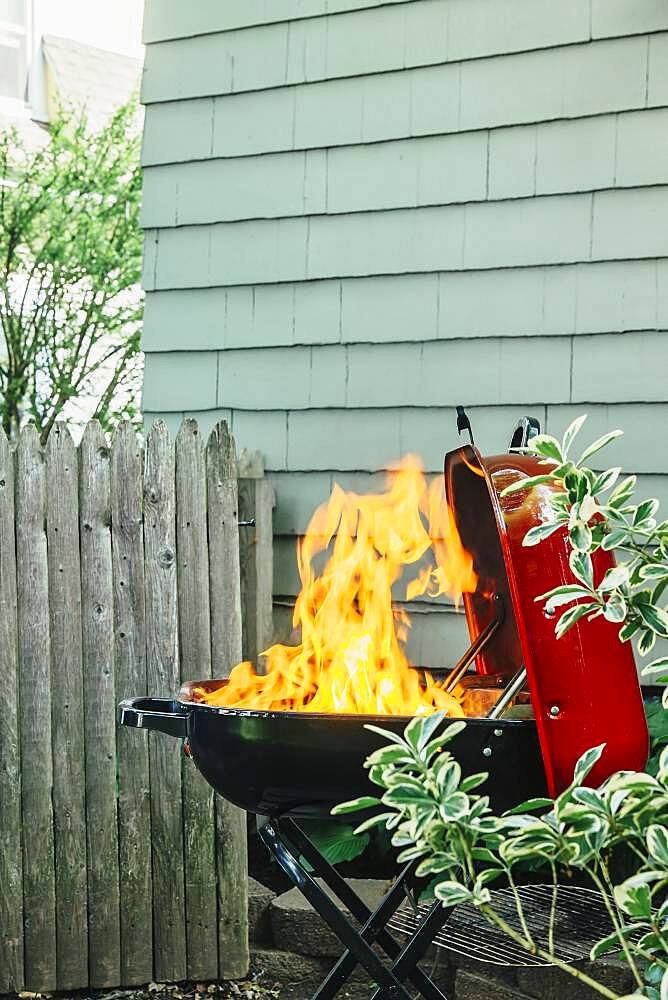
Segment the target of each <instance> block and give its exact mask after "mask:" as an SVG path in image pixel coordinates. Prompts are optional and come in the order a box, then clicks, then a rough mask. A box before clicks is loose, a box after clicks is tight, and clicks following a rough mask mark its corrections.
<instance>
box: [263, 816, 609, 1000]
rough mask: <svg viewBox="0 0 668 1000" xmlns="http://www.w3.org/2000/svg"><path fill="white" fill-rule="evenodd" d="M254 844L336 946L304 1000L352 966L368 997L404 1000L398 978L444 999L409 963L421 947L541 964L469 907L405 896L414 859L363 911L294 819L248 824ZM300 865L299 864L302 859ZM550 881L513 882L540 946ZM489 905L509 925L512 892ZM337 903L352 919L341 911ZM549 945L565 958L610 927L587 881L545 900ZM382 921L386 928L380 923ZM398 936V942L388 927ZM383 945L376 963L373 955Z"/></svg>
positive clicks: (573, 957)
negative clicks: (363, 975)
mask: <svg viewBox="0 0 668 1000" xmlns="http://www.w3.org/2000/svg"><path fill="white" fill-rule="evenodd" d="M258 832H259V835H260V837H261V839H262V841H263V842H264V844H265V845H266V846H267V847H268V848H269V850H270V852H271V853H272V855H273V856H274V858H275V859H276V861H277V862H278V864H279V865H280V867H281V868H282V869H283V871H284V872H285V874H286V875H287V876H288V878H289V879H290V881H291V882H292V883H293V885H295V886H296V887H297V888H298V889H299V890H300V891H301V893H302V894H303V896H304V897H305V898H306V899H307V900H308V902H309V903H310V904H311V906H312V907H313V909H314V910H315V911H316V912H317V913H318V914H319V915H320V917H322V919H323V920H324V921H325V923H326V924H328V926H329V927H330V928H331V930H332V932H333V933H334V934H335V935H336V937H337V938H338V939H339V941H340V942H341V944H342V945H343V947H344V949H345V950H344V952H343V954H342V956H341V958H339V959H338V961H337V962H336V964H335V965H334V966H333V967H332V969H331V970H330V972H329V973H328V975H327V976H326V978H325V980H324V981H323V983H322V985H321V986H320V987H319V988H318V989H317V990H316V992H315V993H314V995H313V998H312V1000H332V998H333V997H335V996H336V994H337V993H338V992H339V990H340V989H341V988H342V987H343V986H344V985H345V983H346V981H347V980H348V978H349V977H350V975H351V973H352V972H353V971H354V969H355V968H356V967H357V966H358V965H361V966H362V967H363V968H364V969H366V971H367V973H368V974H369V976H370V977H371V979H372V980H373V982H374V983H375V989H374V990H373V991H372V993H371V994H370V998H371V1000H379V998H380V997H382V998H384V1000H412V997H411V993H410V992H409V991H408V989H407V987H406V983H407V981H410V983H411V984H412V985H413V987H415V989H416V990H417V992H418V994H420V995H421V996H422V997H423V998H424V1000H447V998H446V997H445V996H444V994H443V993H442V992H441V990H440V989H439V988H438V986H437V985H436V984H435V983H434V982H433V980H432V979H430V978H429V976H427V975H426V973H425V972H423V971H422V970H421V969H419V968H418V962H419V961H420V960H421V959H422V958H423V956H424V953H425V952H426V950H427V948H428V947H429V945H431V944H433V945H435V946H436V947H438V948H443V949H445V950H446V951H448V952H450V953H451V954H453V955H455V956H458V957H459V958H468V959H473V960H474V961H478V962H484V963H488V964H492V965H500V966H506V967H508V966H515V967H518V966H545V965H548V964H549V963H548V962H546V961H545V960H544V959H542V958H540V957H538V956H537V955H535V954H532V953H531V952H529V951H526V950H525V949H523V948H521V947H520V946H518V945H516V944H514V943H513V942H512V941H511V940H510V939H509V938H508V937H506V936H505V935H504V934H502V933H501V932H500V931H498V930H497V929H496V928H494V927H491V926H490V925H489V924H488V923H487V921H486V920H485V918H484V917H483V916H482V915H481V914H480V913H479V912H478V911H477V910H476V909H475V908H474V907H472V906H469V905H465V906H458V907H456V908H454V907H450V908H445V907H443V906H442V905H441V903H440V902H435V903H431V904H430V903H421V904H419V905H418V906H416V905H414V904H413V903H412V900H413V890H414V889H415V887H416V885H417V881H418V880H417V879H416V877H415V870H416V867H417V862H412V863H411V864H409V865H407V866H406V867H405V868H404V869H403V871H402V872H401V873H400V875H399V877H398V878H397V880H396V882H395V883H394V885H393V886H392V888H391V889H390V891H389V892H388V893H387V895H386V896H385V897H384V898H383V899H382V901H381V902H380V904H379V905H378V907H377V908H376V909H375V910H374V911H373V912H372V911H371V910H370V909H369V907H368V906H367V905H366V903H364V901H363V900H362V899H361V898H360V897H359V896H358V895H357V893H356V892H355V891H354V890H353V889H352V888H351V887H350V885H349V884H348V883H347V882H346V881H345V879H344V878H342V876H341V875H339V873H338V872H337V871H336V870H335V869H334V868H333V867H332V866H331V865H330V864H329V863H328V862H327V861H326V860H325V858H323V856H322V854H321V853H320V852H319V851H318V849H317V848H316V847H315V845H314V844H313V843H312V842H311V841H310V840H309V838H308V837H307V836H306V834H305V833H304V831H303V830H302V829H301V828H300V827H299V825H298V824H297V822H296V821H295V820H294V819H293V818H291V817H287V816H283V817H281V818H280V819H276V818H273V819H264V820H263V821H262V823H261V824H260V825H259V828H258ZM307 866H308V867H307ZM317 877H319V878H320V879H322V881H323V882H324V883H325V885H327V886H328V888H329V889H330V890H331V892H332V893H333V894H334V895H335V896H336V897H337V898H338V900H339V901H340V904H341V906H338V905H337V903H336V902H335V901H334V900H333V899H332V898H331V896H330V895H329V894H328V893H327V892H326V891H325V890H324V889H323V888H322V887H321V885H320V884H319V883H318V881H317ZM552 892H553V887H552V886H541V885H526V886H520V887H519V888H518V890H517V893H518V895H519V897H520V898H521V901H522V908H523V911H524V913H525V917H526V923H527V925H528V928H529V930H530V933H531V935H532V938H533V939H534V941H535V942H536V944H539V945H540V946H541V947H543V948H546V947H547V944H548V914H549V911H550V907H551V905H552ZM492 896H493V905H494V908H495V910H496V911H497V912H499V913H500V914H501V915H502V916H503V917H504V919H505V920H506V922H507V923H509V924H511V925H513V926H515V927H517V929H518V930H520V927H519V920H518V917H517V910H516V900H515V895H514V893H513V892H512V891H511V890H510V889H507V888H505V889H497V890H495V891H493V893H492ZM409 901H410V902H411V905H410V906H409V905H407V903H408V902H409ZM343 907H345V908H346V909H347V910H348V912H349V913H350V914H352V916H353V917H354V919H355V920H356V921H358V923H359V924H360V925H361V926H360V927H359V929H358V928H357V927H356V926H355V925H354V924H353V923H351V921H350V920H349V919H348V917H347V916H346V915H345V913H344V910H343ZM555 919H556V929H557V940H558V941H559V944H558V946H557V947H556V949H555V952H554V954H555V955H556V956H557V957H558V958H560V959H561V960H563V961H566V962H569V963H573V962H579V961H583V960H586V959H587V958H588V957H589V952H590V949H591V948H592V946H593V945H594V944H595V943H596V942H597V941H599V940H601V939H602V938H604V937H607V935H608V934H610V933H611V931H612V923H611V921H610V917H609V915H608V912H607V909H606V906H605V901H604V900H603V898H602V897H601V896H600V894H599V893H598V892H596V891H594V890H592V889H587V888H583V887H580V886H572V885H560V886H559V887H558V894H557V902H556V906H555ZM388 928H389V929H388ZM389 930H393V931H395V932H398V933H400V934H401V935H402V936H403V937H405V938H406V943H405V944H404V945H403V946H402V945H400V944H399V943H398V941H397V940H396V939H395V938H394V937H393V936H392V935H391V934H390V933H389ZM380 950H382V951H383V952H384V953H385V956H386V961H384V960H383V959H382V958H381V957H379V951H380Z"/></svg>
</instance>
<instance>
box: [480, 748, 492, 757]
mask: <svg viewBox="0 0 668 1000" xmlns="http://www.w3.org/2000/svg"><path fill="white" fill-rule="evenodd" d="M482 755H483V757H491V756H492V748H491V747H483V748H482Z"/></svg>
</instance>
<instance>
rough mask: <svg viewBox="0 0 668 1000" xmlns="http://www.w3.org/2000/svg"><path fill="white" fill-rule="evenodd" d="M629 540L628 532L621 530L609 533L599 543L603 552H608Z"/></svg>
mask: <svg viewBox="0 0 668 1000" xmlns="http://www.w3.org/2000/svg"><path fill="white" fill-rule="evenodd" d="M629 538H630V535H629V533H628V531H622V530H621V529H617V530H616V531H610V532H609V533H608V534H607V535H606V536H605V538H604V539H603V541H602V542H601V548H602V549H604V551H605V552H610V551H611V549H617V548H619V546H620V545H625V544H626V543H627V542H628V540H629Z"/></svg>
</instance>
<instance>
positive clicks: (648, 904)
mask: <svg viewBox="0 0 668 1000" xmlns="http://www.w3.org/2000/svg"><path fill="white" fill-rule="evenodd" d="M444 718H445V717H444V713H436V714H434V715H430V716H426V717H424V716H422V717H417V718H415V719H413V720H412V721H411V722H410V723H409V724H408V726H407V727H406V730H405V732H404V735H403V736H399V735H397V734H396V733H394V732H390V731H386V730H383V729H377V728H376V727H374V726H367V728H368V729H370V730H372V731H374V732H376V733H378V734H379V735H381V736H382V737H383V738H384V739H385V740H386V742H387V745H386V746H383V747H381V748H380V749H379V750H376V751H375V753H373V754H372V755H371V756H370V757H369V758H368V760H367V761H366V767H367V768H368V769H369V777H370V780H371V781H372V782H373V783H374V784H375V785H377V786H379V787H380V788H382V789H383V790H384V791H383V794H382V796H380V797H375V796H365V797H363V798H359V799H355V800H353V801H351V802H347V803H344V804H342V805H340V806H337V807H336V808H335V809H334V810H333V811H334V813H336V814H348V813H355V812H358V811H360V810H369V809H373V810H374V813H373V815H372V816H371V817H370V818H368V819H366V820H365V821H364V822H363V823H361V824H360V825H359V826H358V827H357V832H358V833H366V832H367V831H368V830H370V829H371V828H373V827H375V826H384V827H386V828H387V830H389V831H391V834H392V843H393V845H394V847H396V848H398V849H399V855H398V860H399V861H400V862H403V863H405V862H408V861H415V862H417V863H418V865H417V875H418V876H421V877H423V878H424V879H430V880H432V889H433V893H434V895H435V896H436V898H437V899H440V900H441V901H442V902H443V905H444V906H456V905H458V904H460V903H469V904H471V905H473V906H475V907H476V908H477V909H478V910H479V912H480V913H481V914H482V915H483V916H484V917H485V919H486V920H487V921H488V922H489V923H491V924H493V925H494V926H496V927H497V928H499V929H500V930H501V931H503V933H504V934H506V935H507V936H508V937H510V938H512V939H513V940H514V941H515V943H516V944H518V945H520V947H522V948H524V950H525V951H527V952H528V953H530V954H532V955H536V956H538V957H540V958H542V959H543V960H544V961H546V962H549V963H550V964H552V965H555V966H558V967H559V968H560V969H562V970H563V971H564V972H567V973H568V974H569V975H571V976H573V977H574V978H575V979H577V980H579V981H580V982H582V983H584V984H586V985H587V986H589V987H591V988H592V989H593V990H595V991H596V992H598V993H599V994H600V995H601V996H603V997H607V998H608V1000H618V994H616V993H614V992H613V991H612V990H611V989H610V988H609V987H608V986H606V985H605V984H604V983H601V982H599V981H598V980H596V979H595V978H593V977H592V976H589V975H588V974H587V973H585V972H584V971H583V970H582V969H580V968H578V967H576V966H574V965H573V964H571V963H569V962H565V961H564V960H563V959H562V958H561V957H560V956H559V954H557V952H556V950H555V944H554V942H555V921H556V914H557V909H556V905H555V903H554V901H555V900H556V897H557V893H558V886H557V871H558V869H563V868H567V869H569V870H571V871H572V870H578V871H581V872H583V873H584V874H585V875H587V876H588V877H589V878H590V879H591V880H592V882H593V883H594V884H595V885H596V886H597V888H598V889H599V890H600V892H601V896H602V899H603V900H604V903H605V905H606V907H607V910H608V914H609V917H610V921H611V925H612V928H613V930H612V932H611V933H610V934H609V935H608V936H607V937H605V938H604V939H602V940H601V941H598V942H597V943H596V944H595V945H594V947H593V948H592V951H591V958H592V959H596V958H599V957H600V956H602V955H604V954H605V953H606V952H609V951H613V950H620V949H621V950H622V951H623V953H624V956H625V958H626V961H627V963H628V965H629V968H630V969H631V972H632V974H633V976H634V979H635V982H636V987H637V992H636V993H635V994H634V996H637V997H648V998H651V1000H664V997H665V995H666V991H667V990H668V900H666V898H665V895H666V894H665V890H666V887H667V886H668V833H667V832H666V827H665V822H666V817H667V816H668V749H666V750H664V751H663V753H662V755H661V758H660V761H659V768H658V773H657V775H656V777H652V776H650V775H648V774H635V773H631V772H620V773H617V774H613V775H612V776H611V777H610V778H608V779H607V781H606V782H604V784H603V785H602V786H601V787H600V788H598V789H594V788H588V787H585V785H584V782H585V781H586V779H587V776H588V775H589V773H590V771H591V770H592V768H593V767H594V765H595V764H596V762H597V761H598V760H599V758H600V756H601V754H602V752H603V749H604V747H603V746H598V747H594V748H592V749H591V750H587V751H586V752H585V753H584V754H583V755H582V757H580V759H579V760H578V762H577V764H576V766H575V771H574V776H573V781H572V783H571V785H570V786H569V787H568V788H567V789H566V790H565V791H564V792H562V793H561V795H559V796H558V797H557V798H556V799H555V800H554V801H553V800H551V799H545V798H538V799H532V800H529V801H528V802H524V803H523V804H522V805H521V806H518V807H517V808H516V809H513V810H511V811H510V812H509V813H506V814H505V815H504V816H500V817H499V816H494V815H493V814H492V811H491V809H490V806H489V797H488V796H487V795H483V794H479V793H478V791H476V789H478V788H479V787H480V786H481V785H482V784H483V783H484V782H485V780H486V778H487V774H485V773H480V774H473V775H469V776H466V777H464V776H463V775H462V771H461V767H460V765H459V763H458V762H457V760H456V758H455V756H453V754H452V753H451V752H450V751H449V750H448V749H447V745H448V744H449V743H450V742H451V741H452V740H453V739H454V737H455V736H456V735H457V734H458V733H459V732H460V731H461V730H462V729H464V728H465V726H466V723H465V722H461V721H458V722H454V723H451V724H450V725H448V726H447V728H446V729H445V730H443V731H442V732H441V731H440V730H441V729H442V725H443V723H444ZM620 844H623V845H625V846H626V848H627V849H629V850H631V851H632V852H633V853H634V855H635V856H636V857H637V858H638V860H639V866H638V870H637V871H636V872H635V873H634V875H632V876H631V877H630V878H628V879H626V880H625V881H624V882H622V883H621V884H620V885H617V886H614V887H613V886H612V883H611V878H610V873H609V869H608V858H609V855H610V852H611V851H612V849H613V848H615V847H617V846H618V845H620ZM520 865H522V866H523V867H524V868H526V867H527V866H528V867H530V868H534V869H535V868H543V867H548V868H549V870H550V871H551V873H552V880H553V882H552V885H553V905H552V906H551V908H550V912H549V919H548V931H547V935H546V938H547V940H543V939H541V941H537V940H535V938H534V937H533V936H532V934H531V931H530V928H529V925H528V921H527V919H526V916H525V913H524V910H523V907H522V901H521V897H520V894H519V893H518V892H517V890H516V888H515V887H516V880H515V869H516V868H517V867H518V866H520ZM497 882H502V883H505V884H508V885H509V886H510V887H511V889H512V891H513V892H514V895H515V902H516V908H517V917H518V921H517V925H515V924H510V923H508V921H507V919H506V918H505V917H504V916H503V915H502V914H501V913H500V912H499V910H498V908H497V907H496V906H495V903H494V896H493V894H492V893H491V892H490V890H489V886H490V885H492V884H493V883H497ZM659 984H660V988H661V989H662V990H663V992H661V993H660V992H659V988H658V987H659Z"/></svg>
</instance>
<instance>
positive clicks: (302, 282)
mask: <svg viewBox="0 0 668 1000" xmlns="http://www.w3.org/2000/svg"><path fill="white" fill-rule="evenodd" d="M144 31H145V41H146V42H147V44H148V47H147V51H146V69H145V77H144V85H143V99H144V102H145V103H146V105H147V111H146V125H145V135H144V150H143V160H144V165H145V182H144V183H145V187H144V206H143V215H142V219H143V225H144V226H145V228H146V260H145V286H146V289H147V301H146V323H145V333H144V349H145V351H146V382H145V391H144V407H145V412H146V418H147V420H149V421H150V420H151V419H153V418H154V417H155V416H157V415H160V416H163V417H164V418H166V419H167V420H168V422H169V423H170V424H171V425H172V426H173V427H175V426H176V425H177V423H178V421H179V420H180V418H181V416H182V415H183V414H194V415H196V416H197V417H198V418H199V419H200V421H201V422H202V423H203V424H204V425H206V426H210V425H211V424H212V423H213V421H214V420H215V419H216V417H218V416H219V415H221V414H223V415H225V416H227V417H228V418H229V419H230V420H231V423H232V426H233V429H234V433H235V435H236V437H237V439H238V441H239V442H240V444H241V445H246V446H249V447H253V448H260V449H261V450H262V451H263V452H264V454H265V456H266V461H267V466H268V468H269V470H270V471H271V475H272V478H273V480H274V483H275V486H276V493H277V499H278V506H277V512H276V531H277V538H276V550H275V551H276V559H275V563H276V571H275V594H276V599H277V609H278V611H279V617H280V618H281V619H283V618H285V617H286V615H288V614H289V610H288V606H289V602H290V598H291V597H292V596H293V595H294V593H295V589H296V585H297V581H296V578H295V576H296V574H295V566H294V563H295V561H294V542H295V536H298V535H299V534H300V532H303V531H304V529H305V527H306V524H307V521H308V517H309V515H310V512H311V511H312V509H313V507H314V506H315V505H316V504H317V503H318V502H319V501H321V500H322V499H324V498H325V496H326V495H327V494H328V492H329V490H330V488H331V484H332V482H333V480H337V481H338V482H341V483H342V484H343V485H345V486H352V487H355V488H357V489H366V488H367V487H368V486H373V485H374V484H377V483H378V479H379V477H378V475H377V473H378V471H379V470H381V469H382V468H383V467H384V466H385V465H386V463H387V462H388V461H390V460H392V459H393V458H396V457H397V456H398V455H400V454H402V453H403V452H405V451H409V450H412V451H417V452H419V453H421V454H422V456H423V457H424V460H425V463H426V466H427V468H428V469H429V470H430V471H433V472H437V471H438V470H439V469H440V468H441V463H442V457H443V452H444V451H445V450H446V449H448V448H451V447H453V446H454V445H455V444H456V442H457V437H456V431H455V424H454V416H453V407H454V405H455V404H456V403H460V402H462V403H465V404H467V405H468V407H469V413H470V416H471V419H472V422H473V425H474V428H475V431H476V439H477V441H478V442H479V443H480V445H481V446H482V449H483V450H484V451H486V452H488V453H489V452H493V451H494V450H498V449H503V448H504V447H505V446H506V445H507V442H508V439H509V435H510V431H511V428H512V426H513V424H514V422H515V421H516V420H517V418H518V417H519V416H521V415H523V414H525V413H533V414H535V415H536V416H538V417H539V418H540V419H541V422H542V424H543V426H544V427H546V428H547V429H548V430H549V431H553V432H555V433H559V432H560V431H561V430H562V429H563V428H564V426H565V425H566V423H567V422H568V421H569V420H570V419H572V418H573V417H574V416H576V415H577V414H579V413H581V412H588V413H589V415H590V416H589V421H588V426H587V430H586V432H585V433H586V436H587V437H589V438H591V437H593V436H595V435H597V434H598V433H599V432H602V431H603V430H605V429H610V428H613V427H616V426H620V427H622V428H624V429H625V431H626V434H625V437H624V438H622V439H621V441H620V442H619V443H617V444H616V445H615V446H614V448H613V449H610V453H609V459H610V464H612V463H613V461H615V460H616V461H617V462H618V463H619V464H621V465H623V466H624V468H625V469H626V470H627V471H629V472H636V473H639V474H640V476H641V484H642V489H643V491H645V492H646V493H648V494H651V495H657V496H660V497H661V498H662V500H663V503H664V507H666V506H668V448H667V447H666V442H665V426H666V424H665V421H666V411H667V407H666V396H667V391H666V386H667V384H668V340H667V339H666V334H665V331H666V329H668V5H667V4H666V3H665V0H560V2H559V3H558V4H555V3H554V0H394V2H379V0H228V2H226V3H224V4H221V3H220V2H219V0H202V2H200V3H198V4H183V3H181V0H147V6H146V16H145V26H144ZM416 611H417V612H418V613H417V614H416V615H415V616H414V628H413V638H412V643H413V645H412V653H413V655H414V656H416V657H417V658H418V659H420V660H421V662H424V663H439V662H443V660H444V659H449V658H450V657H451V656H453V655H454V654H455V651H456V648H457V645H458V644H459V643H462V642H463V638H464V634H463V626H462V622H461V617H457V618H456V617H455V616H454V615H453V614H452V609H450V608H449V607H448V606H447V604H443V605H442V606H440V607H439V609H438V610H437V612H427V609H425V608H424V607H422V606H418V607H417V608H416Z"/></svg>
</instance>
